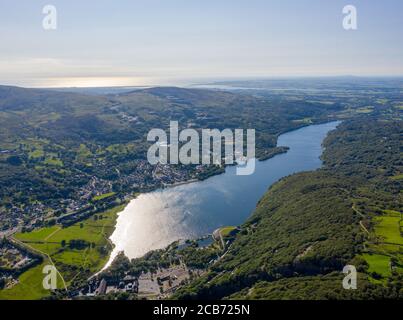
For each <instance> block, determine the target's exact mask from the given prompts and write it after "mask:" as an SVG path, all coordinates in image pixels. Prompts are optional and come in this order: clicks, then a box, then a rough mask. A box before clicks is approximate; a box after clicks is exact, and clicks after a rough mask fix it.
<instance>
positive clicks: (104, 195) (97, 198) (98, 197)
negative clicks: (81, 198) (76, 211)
mask: <svg viewBox="0 0 403 320" xmlns="http://www.w3.org/2000/svg"><path fill="white" fill-rule="evenodd" d="M115 194H116V193H115V192H109V193H104V194H101V195H99V196H95V197H93V198H92V200H93V201H99V200H103V199H106V198H109V197H112V196H114V195H115Z"/></svg>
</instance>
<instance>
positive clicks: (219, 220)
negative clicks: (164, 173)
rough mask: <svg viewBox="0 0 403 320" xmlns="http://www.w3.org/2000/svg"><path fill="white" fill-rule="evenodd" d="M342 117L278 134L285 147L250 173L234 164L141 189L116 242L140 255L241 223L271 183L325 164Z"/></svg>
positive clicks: (122, 217) (117, 246)
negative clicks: (327, 145)
mask: <svg viewBox="0 0 403 320" xmlns="http://www.w3.org/2000/svg"><path fill="white" fill-rule="evenodd" d="M338 124H339V122H337V121H335V122H329V123H326V124H320V125H311V126H308V127H304V128H301V129H298V130H295V131H291V132H288V133H285V134H283V135H281V136H279V139H278V143H277V145H278V146H288V147H289V148H290V150H289V151H288V152H287V153H284V154H280V155H277V156H275V157H274V158H271V159H269V160H266V161H261V162H260V161H257V162H256V170H255V172H254V174H252V175H250V176H237V175H236V174H235V171H236V168H235V167H227V168H226V172H225V173H224V174H221V175H218V176H214V177H211V178H209V179H207V180H205V181H201V182H194V183H189V184H184V185H180V186H176V187H171V188H166V189H161V190H156V191H154V192H150V193H144V194H141V195H140V196H139V197H138V198H136V199H134V200H132V201H131V202H130V203H129V204H128V205H127V206H126V208H125V209H124V210H123V211H122V212H121V213H120V214H119V217H118V219H117V224H116V229H115V231H114V233H113V234H112V235H111V238H110V239H111V241H112V242H113V243H114V245H115V248H114V250H113V252H112V254H111V257H110V260H109V262H108V263H107V265H106V266H105V268H106V267H107V266H109V265H110V263H111V262H112V261H113V259H114V258H115V257H116V255H117V254H118V253H119V252H120V251H124V253H125V254H126V255H127V256H128V257H129V258H137V257H140V256H142V255H144V254H145V253H147V252H148V251H150V250H153V249H161V248H164V247H166V246H167V245H169V244H170V243H172V242H174V241H176V240H179V239H188V238H198V237H201V236H203V235H206V234H209V233H212V232H213V231H214V230H215V229H217V228H218V227H221V226H229V225H232V226H236V225H240V224H242V223H243V222H244V221H245V220H246V219H247V218H248V217H249V216H250V214H251V213H252V212H253V210H254V209H255V207H256V204H257V202H258V201H259V199H260V198H261V197H262V196H263V194H264V193H265V192H266V191H267V189H268V188H269V187H270V186H271V185H272V184H273V183H274V182H276V181H277V180H279V179H280V178H282V177H284V176H287V175H290V174H293V173H296V172H301V171H309V170H314V169H317V168H319V167H320V166H321V165H322V161H321V160H320V155H321V154H322V141H323V139H324V138H325V137H326V135H327V133H328V132H329V131H330V130H333V129H335V128H336V126H337V125H338Z"/></svg>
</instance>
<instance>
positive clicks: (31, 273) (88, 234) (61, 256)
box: [0, 205, 124, 299]
mask: <svg viewBox="0 0 403 320" xmlns="http://www.w3.org/2000/svg"><path fill="white" fill-rule="evenodd" d="M123 208H124V205H120V206H118V207H115V208H113V209H110V210H107V211H105V212H102V213H99V214H96V215H95V216H92V217H90V218H88V219H87V220H84V221H82V222H77V223H76V224H74V225H72V226H69V227H67V228H62V227H61V226H53V227H48V228H42V229H38V230H34V231H31V232H28V233H18V234H16V235H15V238H16V239H17V240H19V241H21V242H23V243H24V244H25V245H26V246H28V247H31V248H32V249H34V250H36V251H40V252H41V253H43V254H45V255H48V256H50V258H51V259H52V261H53V263H54V264H55V266H56V268H57V269H58V271H59V272H60V273H61V275H62V276H63V278H64V280H65V282H66V284H67V285H69V283H71V282H72V281H73V280H75V279H77V278H87V277H89V276H90V275H92V274H94V273H96V272H97V271H99V270H100V269H101V268H102V267H103V265H104V264H105V263H106V261H107V260H108V257H109V253H110V251H111V249H112V245H111V243H110V242H109V240H108V238H109V236H110V235H111V234H112V232H113V230H114V228H115V222H116V218H117V214H118V212H120V211H122V210H123ZM72 240H83V241H85V242H86V243H88V244H90V245H89V246H88V247H85V248H79V249H77V248H70V247H69V243H70V241H72ZM62 242H64V243H65V244H64V246H63V245H62ZM44 264H45V263H44ZM44 264H42V265H40V266H36V267H34V268H32V269H29V270H28V271H26V272H25V273H23V274H22V275H21V276H20V278H19V283H18V284H17V285H15V286H14V287H12V288H11V289H9V290H2V291H0V299H17V298H18V299H39V298H41V297H44V296H47V295H49V292H48V291H45V290H44V289H43V288H42V279H43V277H44V275H43V274H42V268H43V265H44ZM46 264H49V262H47V263H46ZM60 283H62V282H60Z"/></svg>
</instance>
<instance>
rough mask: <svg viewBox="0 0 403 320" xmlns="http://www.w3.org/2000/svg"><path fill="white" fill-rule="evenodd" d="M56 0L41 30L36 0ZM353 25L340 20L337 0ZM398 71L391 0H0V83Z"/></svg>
mask: <svg viewBox="0 0 403 320" xmlns="http://www.w3.org/2000/svg"><path fill="white" fill-rule="evenodd" d="M48 4H50V5H54V6H55V8H56V9H57V28H56V30H45V29H44V28H43V26H42V21H43V19H44V18H45V14H43V13H42V10H43V7H44V6H45V5H48ZM349 4H351V5H354V6H355V7H356V8H357V21H358V28H357V30H345V29H344V28H343V24H342V22H343V18H344V15H343V12H342V9H343V7H344V6H345V5H349ZM336 75H356V76H402V75H403V1H401V0H383V1H381V0H332V1H323V0H110V1H106V0H87V1H82V0H80V1H78V0H46V1H39V0H17V1H16V0H0V84H9V85H19V86H28V87H70V86H90V87H91V86H129V85H140V86H141V85H168V84H178V83H189V82H208V81H212V80H225V79H245V78H262V77H263V78H272V77H299V76H336Z"/></svg>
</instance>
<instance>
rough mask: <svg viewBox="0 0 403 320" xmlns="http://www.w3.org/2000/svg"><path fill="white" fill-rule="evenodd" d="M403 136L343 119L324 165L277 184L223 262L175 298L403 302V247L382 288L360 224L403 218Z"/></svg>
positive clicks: (392, 125)
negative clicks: (389, 213)
mask: <svg viewBox="0 0 403 320" xmlns="http://www.w3.org/2000/svg"><path fill="white" fill-rule="evenodd" d="M402 133H403V126H402V123H401V120H398V121H393V120H386V119H375V118H373V117H362V118H359V119H355V120H351V121H345V122H344V123H343V124H341V125H340V126H339V127H338V129H337V130H335V131H333V132H332V133H331V134H330V136H329V137H328V138H327V139H326V142H325V147H326V149H325V152H324V155H323V158H324V160H325V167H324V168H323V169H320V170H318V171H315V172H307V173H300V174H296V175H293V176H290V177H286V178H284V179H282V180H281V181H279V182H277V183H276V184H274V185H273V186H272V187H271V188H270V190H269V191H268V192H267V194H266V195H265V196H264V197H263V198H262V199H261V201H260V202H259V204H258V206H257V209H256V211H255V212H254V214H253V215H252V216H251V218H250V219H249V220H248V221H247V222H246V223H245V224H244V225H242V227H241V229H242V231H241V232H240V234H239V235H238V237H237V239H236V240H235V242H234V243H233V245H232V246H231V247H230V249H229V251H228V253H227V254H226V255H225V257H224V258H223V259H222V260H221V261H220V262H218V263H217V264H215V265H214V266H212V267H211V269H210V271H209V273H208V274H207V275H206V276H203V277H201V278H200V279H198V280H196V281H195V282H194V283H193V284H191V285H190V286H188V287H185V288H183V289H182V290H180V291H179V292H178V293H177V294H176V298H179V299H195V298H202V299H207V298H249V299H290V298H291V299H329V298H330V299H347V298H357V299H368V298H397V297H400V298H402V297H403V292H402V283H403V282H402V274H403V269H402V266H403V259H402V255H401V249H399V251H398V252H397V253H396V255H395V256H394V259H392V264H394V271H393V272H392V274H391V276H390V277H388V278H387V279H383V280H384V281H383V282H381V283H379V282H376V281H374V279H373V277H374V278H378V279H379V277H380V275H377V274H376V273H375V274H370V272H368V263H367V262H366V261H365V259H363V258H362V257H361V255H360V254H361V253H362V252H365V251H366V250H367V248H366V246H367V247H368V244H367V235H366V233H365V232H364V230H362V227H361V226H360V221H362V223H364V225H366V226H367V228H368V229H370V230H371V228H372V227H373V225H372V224H371V222H372V221H373V219H374V218H375V217H376V216H377V215H378V216H379V215H382V212H383V210H394V211H397V212H402V205H403V201H402V194H401V190H402V180H401V179H398V178H399V177H401V172H402V164H403V163H402V161H403V160H402V157H401V154H402V144H401V137H402ZM396 177H398V178H396ZM354 205H359V207H360V213H361V212H363V213H364V216H363V217H362V216H360V215H359V214H357V212H356V211H354V210H353V208H352V207H353V206H354ZM400 248H401V247H400ZM346 264H353V265H355V266H356V267H357V270H358V271H359V272H360V277H359V280H358V290H344V289H343V288H342V286H341V280H342V278H343V274H342V273H341V271H342V269H343V266H344V265H346ZM392 267H393V266H392ZM377 276H378V277H377Z"/></svg>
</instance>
